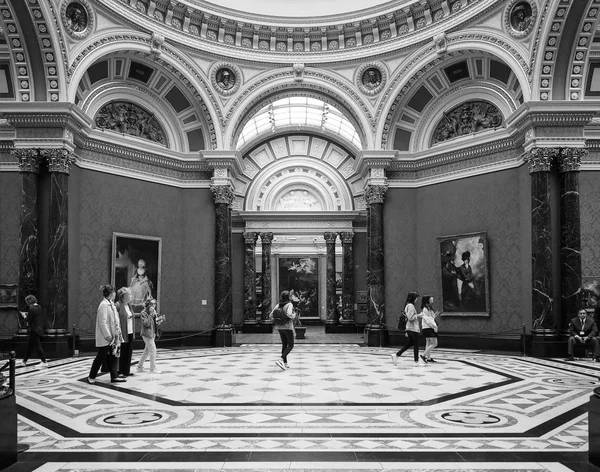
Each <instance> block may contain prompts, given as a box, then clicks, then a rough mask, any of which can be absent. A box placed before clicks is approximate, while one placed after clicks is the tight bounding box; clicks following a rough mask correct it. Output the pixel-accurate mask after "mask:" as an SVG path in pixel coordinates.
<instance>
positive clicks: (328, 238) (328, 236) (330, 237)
mask: <svg viewBox="0 0 600 472" xmlns="http://www.w3.org/2000/svg"><path fill="white" fill-rule="evenodd" d="M323 237H324V238H325V242H326V243H334V244H335V240H336V239H337V233H329V232H328V233H323Z"/></svg>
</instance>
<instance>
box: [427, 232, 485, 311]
mask: <svg viewBox="0 0 600 472" xmlns="http://www.w3.org/2000/svg"><path fill="white" fill-rule="evenodd" d="M438 244H439V251H440V253H439V254H440V259H439V260H440V266H441V267H440V280H441V289H442V310H443V312H444V314H445V315H452V316H489V315H490V296H489V273H488V257H489V256H488V245H487V233H485V232H481V233H469V234H460V235H455V236H443V237H440V238H438Z"/></svg>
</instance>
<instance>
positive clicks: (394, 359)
mask: <svg viewBox="0 0 600 472" xmlns="http://www.w3.org/2000/svg"><path fill="white" fill-rule="evenodd" d="M390 357H391V358H392V362H393V363H394V365H397V364H398V356H397V355H396V354H390Z"/></svg>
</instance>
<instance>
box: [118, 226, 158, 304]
mask: <svg viewBox="0 0 600 472" xmlns="http://www.w3.org/2000/svg"><path fill="white" fill-rule="evenodd" d="M161 255H162V238H157V237H154V236H140V235H137V234H125V233H113V240H112V264H111V274H112V276H111V283H112V285H113V286H114V287H115V289H116V290H119V289H120V288H121V287H129V288H130V290H131V295H132V301H131V306H132V308H133V311H134V312H135V313H139V312H141V311H142V309H143V308H144V302H145V301H146V300H147V299H148V298H155V299H156V301H157V304H158V305H160V288H161V279H160V268H161V257H162V256H161Z"/></svg>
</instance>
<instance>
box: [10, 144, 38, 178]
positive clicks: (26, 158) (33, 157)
mask: <svg viewBox="0 0 600 472" xmlns="http://www.w3.org/2000/svg"><path fill="white" fill-rule="evenodd" d="M11 154H12V155H13V158H15V159H17V160H18V161H19V171H21V172H34V173H36V174H37V173H39V171H40V164H41V159H40V155H39V150H37V149H13V150H11Z"/></svg>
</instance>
